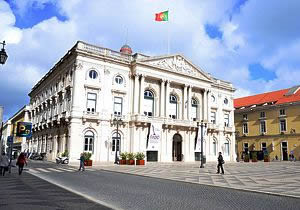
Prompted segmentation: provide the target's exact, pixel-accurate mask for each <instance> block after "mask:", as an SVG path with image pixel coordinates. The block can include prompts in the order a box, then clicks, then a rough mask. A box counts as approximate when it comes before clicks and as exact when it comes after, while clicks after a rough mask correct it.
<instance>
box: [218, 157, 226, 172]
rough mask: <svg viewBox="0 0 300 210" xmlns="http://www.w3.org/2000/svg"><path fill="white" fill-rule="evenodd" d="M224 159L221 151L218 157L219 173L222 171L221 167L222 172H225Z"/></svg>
mask: <svg viewBox="0 0 300 210" xmlns="http://www.w3.org/2000/svg"><path fill="white" fill-rule="evenodd" d="M224 163H225V162H224V159H223V156H222V152H219V157H218V171H217V174H219V173H220V168H221V170H222V174H224V169H223V164H224Z"/></svg>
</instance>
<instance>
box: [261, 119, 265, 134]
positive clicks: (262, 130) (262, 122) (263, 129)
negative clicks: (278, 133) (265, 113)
mask: <svg viewBox="0 0 300 210" xmlns="http://www.w3.org/2000/svg"><path fill="white" fill-rule="evenodd" d="M260 133H266V121H264V120H263V121H260Z"/></svg>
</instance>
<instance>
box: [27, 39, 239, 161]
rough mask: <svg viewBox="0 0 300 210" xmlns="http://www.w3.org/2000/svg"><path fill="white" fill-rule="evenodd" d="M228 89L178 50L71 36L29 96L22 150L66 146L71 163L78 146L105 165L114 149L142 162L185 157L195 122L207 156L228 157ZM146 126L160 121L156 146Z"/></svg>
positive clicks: (231, 152)
mask: <svg viewBox="0 0 300 210" xmlns="http://www.w3.org/2000/svg"><path fill="white" fill-rule="evenodd" d="M234 91H235V89H234V88H233V87H232V84H231V83H228V82H225V81H221V80H217V79H215V78H213V77H212V76H211V75H210V74H207V73H205V72H203V71H202V70H201V69H200V68H199V67H197V66H195V65H193V64H192V63H191V62H190V61H188V60H187V59H186V58H185V57H184V56H182V55H179V54H176V55H167V56H158V57H150V56H145V55H142V54H134V55H129V54H124V53H119V52H116V51H112V50H109V49H106V48H101V47H98V46H94V45H90V44H87V43H84V42H81V41H79V42H77V43H76V45H75V46H74V47H73V48H72V49H71V50H70V51H69V52H68V53H67V54H66V55H65V56H64V57H63V58H62V59H61V60H60V61H59V62H58V63H57V64H56V65H55V66H54V67H53V68H52V69H51V70H50V71H49V72H48V73H47V74H46V75H45V76H44V77H43V78H42V79H41V80H40V81H39V83H38V84H37V85H35V86H34V87H33V89H32V91H31V92H30V93H29V96H30V107H31V117H32V122H33V137H32V139H31V140H30V142H28V143H29V148H30V149H31V151H36V152H46V153H47V155H48V158H50V159H54V158H55V157H56V156H57V155H59V154H58V153H62V152H64V151H65V150H67V151H68V153H69V157H70V159H71V161H72V160H73V161H75V160H77V159H78V158H79V155H80V153H82V152H85V151H86V152H91V153H92V159H93V160H94V161H105V162H111V161H114V159H115V151H116V150H117V151H119V150H120V151H121V152H134V153H135V152H144V153H145V154H146V155H147V158H146V159H148V160H149V161H150V160H154V161H159V162H171V161H185V162H193V161H195V159H197V156H198V155H199V146H198V145H197V144H196V142H197V140H196V138H197V136H199V137H198V138H200V135H197V132H198V127H197V122H200V121H201V120H203V122H207V129H204V130H205V131H204V147H203V148H204V154H205V155H206V158H207V161H216V158H217V154H218V152H219V151H221V152H223V153H225V154H224V158H225V160H228V161H229V160H230V161H233V160H235V136H234V133H235V132H234V131H235V128H234V114H233V110H234V109H233V93H234ZM116 117H117V118H118V119H121V120H122V122H121V123H120V125H119V126H118V128H117V127H116V125H115V124H114V123H113V119H115V118H116ZM152 124H156V125H157V124H158V125H161V126H160V129H161V133H160V135H161V139H160V141H159V142H158V150H157V151H150V150H151V149H150V148H147V137H148V133H149V129H150V125H152ZM117 129H118V134H117Z"/></svg>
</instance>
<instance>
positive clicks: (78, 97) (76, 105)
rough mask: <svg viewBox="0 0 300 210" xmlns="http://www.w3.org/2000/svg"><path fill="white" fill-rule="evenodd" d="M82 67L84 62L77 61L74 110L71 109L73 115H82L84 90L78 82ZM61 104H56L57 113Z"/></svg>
mask: <svg viewBox="0 0 300 210" xmlns="http://www.w3.org/2000/svg"><path fill="white" fill-rule="evenodd" d="M81 69H82V64H81V63H76V65H74V67H73V72H74V73H73V75H74V79H73V96H72V110H71V116H78V117H79V116H80V115H82V113H80V112H81V107H80V103H81V100H82V99H81V98H82V92H81V91H80V87H79V84H80V83H78V80H79V78H78V77H80V70H81ZM58 106H59V104H57V105H56V113H55V114H57V109H58Z"/></svg>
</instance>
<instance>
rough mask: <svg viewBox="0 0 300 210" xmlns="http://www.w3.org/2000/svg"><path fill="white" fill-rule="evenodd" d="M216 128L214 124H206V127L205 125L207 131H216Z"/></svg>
mask: <svg viewBox="0 0 300 210" xmlns="http://www.w3.org/2000/svg"><path fill="white" fill-rule="evenodd" d="M218 128H219V126H218V125H217V124H214V123H208V125H207V129H209V130H218Z"/></svg>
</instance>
